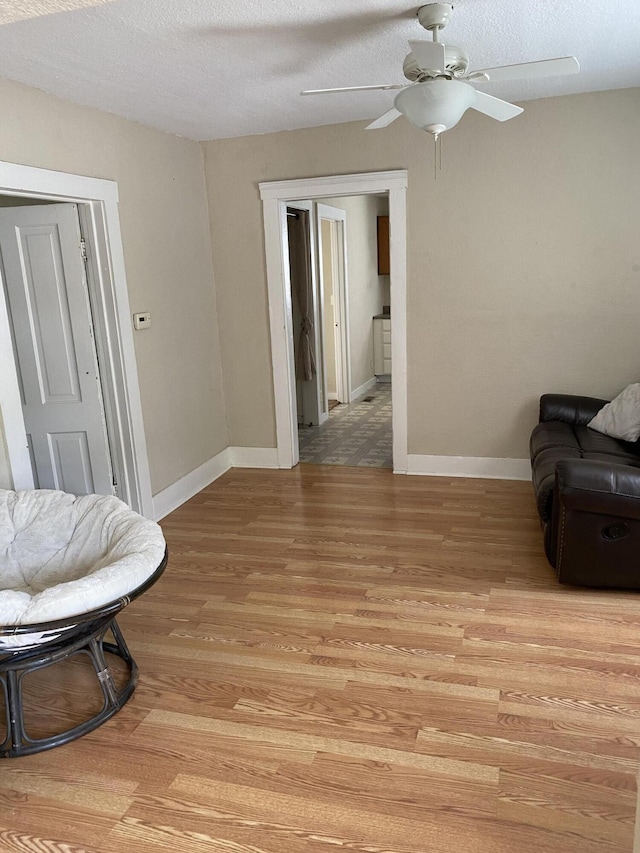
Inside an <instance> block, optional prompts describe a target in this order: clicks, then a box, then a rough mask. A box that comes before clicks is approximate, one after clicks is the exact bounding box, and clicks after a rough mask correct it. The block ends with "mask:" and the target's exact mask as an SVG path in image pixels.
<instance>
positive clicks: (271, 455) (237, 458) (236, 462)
mask: <svg viewBox="0 0 640 853" xmlns="http://www.w3.org/2000/svg"><path fill="white" fill-rule="evenodd" d="M227 450H228V451H229V459H230V461H231V467H232V468H278V467H279V466H278V451H277V450H276V448H275V447H228V448H227Z"/></svg>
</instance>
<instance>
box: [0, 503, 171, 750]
mask: <svg viewBox="0 0 640 853" xmlns="http://www.w3.org/2000/svg"><path fill="white" fill-rule="evenodd" d="M166 563H167V551H166V544H165V541H164V537H163V535H162V531H161V529H160V527H159V526H158V525H157V524H155V523H154V522H152V521H149V520H148V519H146V518H143V517H142V516H141V515H138V514H137V513H135V512H133V511H132V510H131V509H129V507H128V506H127V505H126V504H124V503H122V501H120V500H118V499H117V498H115V497H105V496H100V495H85V496H82V497H75V496H74V495H70V494H66V493H65V492H57V491H50V490H44V489H42V490H33V491H20V492H12V491H5V490H3V489H0V683H1V684H2V691H3V693H4V705H5V711H6V737H5V739H4V741H3V742H2V741H0V757H3V758H9V757H15V756H20V755H28V754H30V753H34V752H40V751H41V750H44V749H50V748H52V747H54V746H60V745H62V744H64V743H67V742H68V741H71V740H74V739H75V738H77V737H80V736H81V735H84V734H87V733H88V732H90V731H93V730H94V729H95V728H97V727H98V726H99V725H101V724H102V723H104V722H105V721H106V720H108V719H109V718H110V717H112V716H113V715H114V714H115V713H116V712H117V711H119V710H120V709H121V708H122V706H123V705H124V704H125V703H126V702H127V701H128V700H129V699H130V697H131V695H132V694H133V691H134V689H135V685H136V681H137V677H138V668H137V666H136V663H135V661H134V660H133V658H132V657H131V654H130V652H129V649H128V648H127V645H126V643H125V641H124V638H123V636H122V633H121V631H120V628H119V627H118V625H117V623H116V619H115V617H116V615H117V614H118V613H119V612H120V610H122V608H123V607H125V606H126V605H127V604H128V603H129V602H130V601H132V599H134V598H136V597H137V596H138V595H140V594H141V593H143V592H145V591H146V590H147V589H148V588H149V587H150V586H151V585H152V584H153V583H154V582H155V581H156V580H157V579H158V578H159V576H160V575H161V574H162V572H163V570H164V568H165V566H166ZM108 632H110V633H111V635H112V639H113V642H107V641H106V640H105V635H106V634H107V633H108ZM80 654H86V655H88V657H89V659H90V660H91V662H92V664H93V669H94V670H95V679H96V680H95V687H96V690H97V691H99V693H98V695H99V696H100V698H101V700H102V707H101V709H100V710H99V711H98V712H97V713H95V714H93V715H92V716H90V717H89V719H84V720H83V721H82V722H80V723H77V724H75V725H73V726H72V727H71V728H68V729H66V730H65V731H63V732H60V733H57V734H53V735H47V736H46V737H30V736H29V734H28V729H27V726H26V723H25V707H24V692H23V680H24V678H25V676H27V675H28V674H29V673H31V672H34V671H35V670H40V669H43V668H44V667H49V666H52V665H55V664H58V663H60V662H62V661H65V660H68V659H70V658H72V657H74V656H75V655H80ZM107 655H115V656H117V657H118V658H120V659H121V660H123V661H124V663H125V665H126V670H127V675H126V681H125V683H124V685H123V686H122V685H120V687H117V686H116V680H115V679H114V675H113V672H112V669H111V668H110V666H109V664H108V663H107ZM112 660H113V662H115V658H112ZM51 713H52V714H55V713H56V712H55V710H53V709H52V711H51ZM1 737H2V735H1V734H0V738H1Z"/></svg>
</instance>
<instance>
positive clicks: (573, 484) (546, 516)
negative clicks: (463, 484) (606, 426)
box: [530, 394, 640, 589]
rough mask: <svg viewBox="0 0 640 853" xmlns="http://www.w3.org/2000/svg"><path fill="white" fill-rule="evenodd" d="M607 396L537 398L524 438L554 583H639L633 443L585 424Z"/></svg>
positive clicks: (638, 487)
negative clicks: (536, 412) (534, 418)
mask: <svg viewBox="0 0 640 853" xmlns="http://www.w3.org/2000/svg"><path fill="white" fill-rule="evenodd" d="M607 402H608V401H607V400H599V399H596V398H594V397H574V396H570V395H568V394H545V395H543V396H542V397H541V398H540V422H539V423H538V425H537V426H536V427H535V428H534V430H533V432H532V434H531V442H530V451H531V468H532V474H533V486H534V489H535V495H536V502H537V506H538V512H539V514H540V520H541V523H542V528H543V530H544V547H545V552H546V555H547V559H548V560H549V562H550V563H551V565H552V566H553V567H554V568H555V570H556V572H557V573H558V580H559V581H560V583H568V584H578V585H582V586H598V587H618V588H628V589H640V441H636V442H628V441H619V440H617V439H615V438H609V436H606V435H602V434H601V433H599V432H596V431H595V430H592V429H589V428H588V427H587V424H588V423H589V421H590V420H591V418H593V416H594V415H595V414H596V412H598V411H599V410H600V409H601V408H602V406H604V405H605V403H607Z"/></svg>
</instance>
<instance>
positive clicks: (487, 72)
mask: <svg viewBox="0 0 640 853" xmlns="http://www.w3.org/2000/svg"><path fill="white" fill-rule="evenodd" d="M578 71H580V63H579V62H578V60H577V59H576V58H575V56H563V57H561V58H559V59H541V60H539V61H538V62H520V63H519V64H518V65H501V66H499V67H498V68H484V69H482V70H480V71H477V72H474V75H475V74H483V75H484V76H485V77H487V78H488V79H489V80H490V81H491V82H492V83H493V82H494V81H498V80H533V79H534V78H535V77H561V76H563V75H566V74H577V73H578Z"/></svg>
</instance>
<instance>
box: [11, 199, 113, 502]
mask: <svg viewBox="0 0 640 853" xmlns="http://www.w3.org/2000/svg"><path fill="white" fill-rule="evenodd" d="M80 239H81V237H80V226H79V223H78V210H77V206H76V205H74V204H52V205H44V206H33V207H20V208H6V209H2V210H0V255H1V258H2V268H3V270H4V278H5V279H6V280H5V287H6V290H7V297H8V298H7V301H8V305H9V313H10V319H11V323H12V328H13V334H14V339H15V350H16V356H17V369H18V374H19V380H20V386H21V389H22V394H23V413H24V420H25V426H26V430H27V433H28V435H29V449H30V453H31V458H32V462H33V465H34V477H35V479H36V481H37V484H38V487H39V488H42V489H62V490H63V491H68V492H71V493H72V494H89V493H92V492H97V493H99V494H113V477H112V473H111V460H110V456H109V450H108V441H107V434H106V428H105V420H104V411H103V403H102V394H101V388H100V378H99V373H98V361H97V357H96V351H95V344H94V339H93V326H92V322H91V310H90V305H89V296H88V290H87V286H86V278H85V270H84V261H83V260H82V255H81V251H80Z"/></svg>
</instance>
